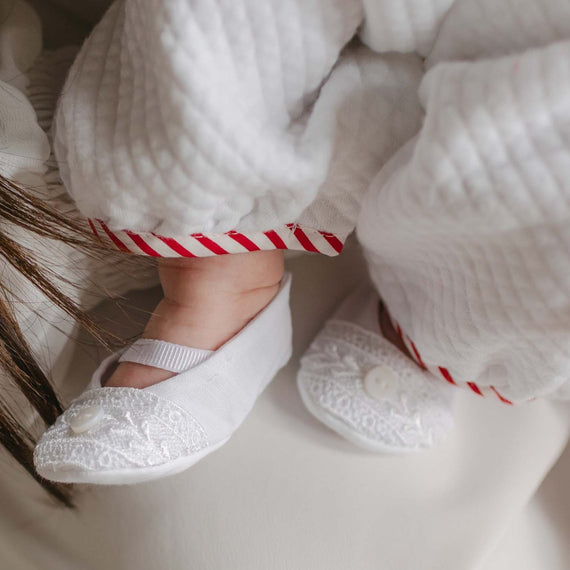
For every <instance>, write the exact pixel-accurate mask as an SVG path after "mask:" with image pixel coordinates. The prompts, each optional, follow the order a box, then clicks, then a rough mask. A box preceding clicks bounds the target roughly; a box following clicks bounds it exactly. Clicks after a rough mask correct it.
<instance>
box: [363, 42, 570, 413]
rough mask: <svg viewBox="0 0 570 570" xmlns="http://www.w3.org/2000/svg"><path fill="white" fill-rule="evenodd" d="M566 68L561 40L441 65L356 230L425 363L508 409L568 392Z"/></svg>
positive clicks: (569, 139)
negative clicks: (420, 116)
mask: <svg viewBox="0 0 570 570" xmlns="http://www.w3.org/2000/svg"><path fill="white" fill-rule="evenodd" d="M569 61H570V43H569V42H561V43H554V44H551V45H546V46H544V47H540V48H537V49H534V50H529V51H526V52H524V53H522V54H515V55H511V56H505V57H501V58H494V59H482V60H479V61H473V62H468V61H462V62H443V63H439V65H437V66H435V67H432V68H431V69H430V71H428V73H427V74H426V76H425V78H424V80H423V83H422V85H421V89H420V96H421V100H422V104H423V106H424V108H425V112H426V115H425V119H424V124H423V127H422V129H421V131H420V133H419V134H418V136H417V137H416V138H415V139H413V140H411V141H410V142H409V143H408V144H407V145H406V146H405V147H404V148H402V149H401V150H400V151H399V152H398V153H397V155H396V156H395V157H394V158H393V159H392V160H391V162H390V163H389V164H388V165H387V167H385V168H384V169H383V170H382V172H381V174H380V176H379V177H378V178H377V179H376V180H375V181H374V183H373V184H372V186H371V189H370V191H369V193H368V194H367V196H366V198H365V200H364V203H363V208H362V210H361V214H360V218H359V221H358V225H357V232H358V236H359V238H360V241H361V242H362V244H363V246H364V249H365V252H366V256H367V259H368V261H369V264H370V272H371V275H372V279H373V280H374V283H375V284H376V286H377V288H378V290H379V292H380V294H381V295H382V297H383V299H384V300H385V302H386V304H387V306H388V308H389V310H390V313H391V315H392V317H393V319H394V321H395V322H396V323H397V325H398V327H399V328H400V330H401V331H402V334H403V335H404V337H405V339H406V342H407V343H408V346H409V348H410V350H411V352H412V353H413V354H414V356H415V357H416V359H417V360H418V361H419V362H420V363H421V364H422V365H424V366H426V367H427V368H429V369H430V370H431V371H433V372H434V373H435V374H437V375H439V376H440V377H441V378H442V379H444V380H446V381H448V382H451V383H456V384H458V385H462V386H464V387H466V388H467V389H470V390H472V391H473V392H474V393H476V394H478V395H484V396H489V397H492V398H499V399H501V400H502V401H504V402H515V401H521V400H527V399H531V398H534V397H537V396H542V395H559V396H560V395H562V394H563V392H564V391H566V392H568V389H567V386H568V378H569V377H570V318H569V317H570V271H569V266H570V265H569V258H570V66H569V65H568V62H569ZM565 385H566V387H565Z"/></svg>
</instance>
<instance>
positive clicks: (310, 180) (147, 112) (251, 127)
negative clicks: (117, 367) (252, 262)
mask: <svg viewBox="0 0 570 570" xmlns="http://www.w3.org/2000/svg"><path fill="white" fill-rule="evenodd" d="M362 14H363V11H362V6H361V5H360V2H358V1H357V0H309V1H305V0H303V1H302V2H301V1H300V0H279V1H277V0H271V1H270V2H258V1H257V0H237V1H235V0H231V1H229V0H228V1H224V2H217V1H213V0H200V1H197V2H189V1H188V0H173V1H170V2H162V1H160V0H154V1H152V2H149V1H144V2H142V1H139V0H126V1H123V2H118V3H116V4H115V5H114V6H113V8H112V9H111V10H110V11H109V12H108V13H107V15H106V16H105V18H104V19H103V21H102V22H101V23H100V24H99V25H98V26H97V28H96V29H95V31H94V32H93V34H92V35H91V37H90V38H89V40H88V41H87V43H86V44H85V45H84V47H83V49H82V51H81V54H80V56H79V58H78V60H77V61H76V63H75V65H74V67H73V70H72V72H71V75H70V78H69V81H68V83H67V85H66V87H65V89H64V93H63V96H62V99H61V104H60V111H59V116H58V119H57V138H56V152H57V155H58V158H59V159H60V162H61V163H62V173H63V176H64V179H65V181H66V183H67V186H68V188H70V189H71V191H72V193H73V195H74V198H75V200H76V201H77V204H78V206H79V208H80V210H81V211H82V212H83V213H84V214H85V215H87V216H89V217H92V218H100V219H103V220H105V222H106V224H107V225H108V226H109V227H110V228H111V229H112V230H120V229H124V228H127V229H130V230H133V231H136V232H141V231H147V232H148V231H154V232H155V233H158V234H162V235H166V236H179V235H180V236H182V235H188V234H190V233H195V232H225V231H228V230H238V231H260V230H268V229H273V228H276V227H280V226H283V225H285V224H287V223H292V222H296V221H298V222H300V223H302V224H310V225H311V227H315V228H317V229H322V230H326V231H328V232H333V233H335V234H337V235H340V236H341V237H345V236H346V235H347V234H348V233H349V232H350V231H351V230H352V229H353V227H354V220H355V217H356V215H357V212H358V209H359V202H360V199H361V196H362V193H363V191H364V190H365V189H366V187H367V185H368V183H369V181H370V179H371V178H372V177H373V176H374V174H375V173H376V172H377V171H378V169H379V167H380V166H381V165H382V163H383V162H385V160H386V159H387V158H388V157H389V156H391V154H393V152H394V150H395V149H396V148H398V146H400V145H401V144H402V143H403V142H404V141H405V140H406V139H407V138H409V137H410V136H412V134H413V133H414V132H415V131H416V130H417V128H418V127H419V124H420V109H419V106H418V104H417V84H418V83H419V80H420V77H421V63H420V61H419V58H418V57H417V56H408V57H402V56H399V57H392V56H389V57H387V58H378V57H377V56H376V57H375V56H374V55H373V54H372V53H371V52H370V51H369V50H367V49H364V48H357V49H348V50H347V52H346V53H344V54H343V55H342V56H340V59H339V55H340V52H341V50H342V49H343V47H344V46H345V45H346V44H347V42H348V41H349V40H350V39H351V37H353V36H354V34H355V32H356V29H357V27H358V25H359V24H360V22H361V21H362ZM335 131H336V134H335ZM333 152H334V155H335V160H334V163H335V165H336V166H335V168H334V169H333V171H332V172H330V173H328V174H329V175H328V176H327V169H328V166H329V162H330V158H331V154H332V153H333ZM339 159H340V160H339ZM317 194H318V198H317V201H316V202H315V203H314V204H313V205H312V206H311V207H310V208H308V207H309V206H310V205H311V204H312V203H313V202H314V201H315V198H316V197H317ZM307 208H308V209H307ZM306 209H307V211H306V212H305V213H304V214H303V215H302V213H303V211H304V210H306Z"/></svg>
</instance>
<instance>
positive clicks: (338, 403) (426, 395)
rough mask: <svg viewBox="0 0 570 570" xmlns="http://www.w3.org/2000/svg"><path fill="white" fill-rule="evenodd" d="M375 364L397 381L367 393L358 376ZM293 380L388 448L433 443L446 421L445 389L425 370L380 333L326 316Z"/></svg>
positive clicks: (317, 403)
mask: <svg viewBox="0 0 570 570" xmlns="http://www.w3.org/2000/svg"><path fill="white" fill-rule="evenodd" d="M378 365H383V366H387V367H389V368H390V369H391V370H392V371H393V372H394V373H395V374H396V375H397V378H398V380H397V382H396V383H395V385H394V386H392V387H391V390H390V391H389V392H387V393H386V398H385V399H381V400H379V399H376V398H372V397H371V396H370V395H369V394H368V393H367V392H366V390H365V387H364V383H363V380H364V377H365V376H366V374H367V373H368V372H370V371H371V370H372V369H373V368H375V367H376V366H378ZM299 382H300V384H301V386H302V389H303V390H304V392H305V394H306V395H307V396H308V397H309V398H310V399H311V401H312V402H313V404H314V405H315V406H317V407H318V408H320V409H322V410H323V411H324V412H326V414H328V415H329V416H331V417H332V418H334V419H335V421H337V422H341V423H342V424H343V425H344V426H345V427H346V428H348V429H349V430H350V431H352V432H353V433H355V434H356V435H358V436H360V437H363V438H366V439H368V440H370V441H373V442H376V443H381V444H382V445H385V446H387V447H393V448H394V449H396V448H397V449H410V450H411V449H421V448H428V447H432V446H433V445H435V444H436V443H437V442H438V441H439V440H441V439H442V438H443V436H444V435H445V434H446V433H447V432H448V431H449V429H450V428H451V425H452V414H451V409H450V398H451V394H450V390H449V389H447V387H446V386H445V384H443V382H439V381H438V380H437V379H434V378H432V377H431V376H430V375H427V374H425V373H424V372H423V371H422V370H421V369H419V368H418V367H417V365H416V364H415V363H414V362H413V361H411V360H409V359H408V358H406V357H405V356H404V355H403V354H401V353H400V352H399V351H398V350H397V349H396V348H395V347H394V346H393V345H392V344H390V343H389V342H388V341H387V340H386V339H384V338H383V337H381V336H379V335H377V334H375V333H372V332H370V331H367V330H366V329H363V328H362V327H360V326H358V325H355V324H353V323H349V322H344V321H337V320H331V321H329V322H327V323H326V325H325V327H324V329H323V330H322V332H321V333H320V334H319V335H318V337H317V338H316V339H315V341H314V342H313V343H312V345H311V346H310V348H309V350H308V351H307V352H306V354H305V356H304V357H303V358H302V361H301V371H300V373H299Z"/></svg>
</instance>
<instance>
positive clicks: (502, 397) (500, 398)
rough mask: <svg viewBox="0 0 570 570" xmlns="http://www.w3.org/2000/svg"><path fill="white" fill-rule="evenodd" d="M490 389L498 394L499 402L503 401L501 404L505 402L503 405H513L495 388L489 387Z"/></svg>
mask: <svg viewBox="0 0 570 570" xmlns="http://www.w3.org/2000/svg"><path fill="white" fill-rule="evenodd" d="M489 388H491V390H493V392H495V394H497V397H498V398H499V400H501V402H503V404H508V405H509V406H512V405H513V403H512V402H511V401H510V400H507V399H506V398H505V397H504V396H501V394H499V391H498V390H497V389H496V388H495V387H494V386H489Z"/></svg>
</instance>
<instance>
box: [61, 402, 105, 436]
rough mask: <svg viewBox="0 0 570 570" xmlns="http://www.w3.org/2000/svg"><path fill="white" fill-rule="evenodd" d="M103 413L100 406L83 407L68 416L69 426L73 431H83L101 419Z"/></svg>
mask: <svg viewBox="0 0 570 570" xmlns="http://www.w3.org/2000/svg"><path fill="white" fill-rule="evenodd" d="M104 415H105V413H104V412H103V408H102V407H101V406H91V407H89V408H85V409H83V410H81V411H80V412H79V413H78V414H76V415H75V416H73V417H72V418H70V420H69V427H70V428H71V430H72V431H73V432H74V433H84V432H86V431H89V430H90V429H91V428H94V427H95V426H96V425H97V424H98V423H99V422H100V421H101V420H102V419H103V416H104Z"/></svg>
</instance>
